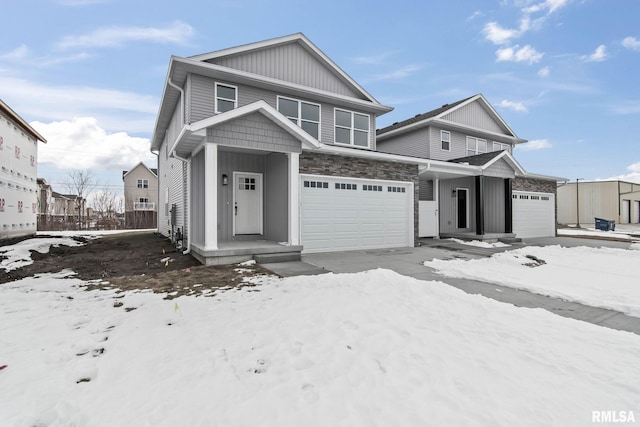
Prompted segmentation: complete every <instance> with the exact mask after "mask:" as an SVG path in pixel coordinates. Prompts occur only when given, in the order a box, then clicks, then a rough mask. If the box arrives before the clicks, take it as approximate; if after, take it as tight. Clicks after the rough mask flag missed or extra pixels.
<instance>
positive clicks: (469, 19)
mask: <svg viewBox="0 0 640 427" xmlns="http://www.w3.org/2000/svg"><path fill="white" fill-rule="evenodd" d="M479 16H484V13H482V12H481V11H479V10H476V11H475V12H473V13H472V14H471V15H469V16H468V17H467V19H465V21H466V22H470V21H473V20H474V19H476V18H477V17H479Z"/></svg>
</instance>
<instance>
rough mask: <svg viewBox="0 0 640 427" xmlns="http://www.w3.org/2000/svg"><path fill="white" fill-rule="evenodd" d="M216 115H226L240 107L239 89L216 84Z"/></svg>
mask: <svg viewBox="0 0 640 427" xmlns="http://www.w3.org/2000/svg"><path fill="white" fill-rule="evenodd" d="M215 97H216V113H225V112H227V111H230V110H233V109H234V108H236V107H237V106H238V88H237V87H235V86H230V85H226V84H222V83H216V94H215Z"/></svg>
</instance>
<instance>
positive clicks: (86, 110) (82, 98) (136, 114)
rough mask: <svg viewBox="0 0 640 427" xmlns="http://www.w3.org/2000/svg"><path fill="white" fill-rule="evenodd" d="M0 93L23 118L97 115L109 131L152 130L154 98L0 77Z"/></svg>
mask: <svg viewBox="0 0 640 427" xmlns="http://www.w3.org/2000/svg"><path fill="white" fill-rule="evenodd" d="M0 87H2V88H3V91H2V96H3V98H4V99H5V100H6V101H10V104H11V105H12V106H13V108H14V109H16V110H17V111H20V114H21V115H22V116H23V117H28V118H30V120H31V119H38V120H42V121H55V120H67V119H69V117H86V116H90V117H97V118H98V120H99V121H100V123H101V125H102V126H105V127H106V128H107V129H110V130H117V131H126V132H130V133H136V132H144V133H150V132H152V131H153V126H154V122H155V115H156V113H157V111H158V105H159V101H158V99H157V98H156V97H153V96H148V95H142V94H137V93H133V92H123V91H118V90H111V89H101V88H94V87H86V86H47V85H44V84H40V83H35V82H31V81H28V80H23V79H17V78H5V77H1V76H0Z"/></svg>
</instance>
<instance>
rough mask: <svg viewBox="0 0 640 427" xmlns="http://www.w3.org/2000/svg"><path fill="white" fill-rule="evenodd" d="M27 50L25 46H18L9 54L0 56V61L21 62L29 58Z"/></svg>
mask: <svg viewBox="0 0 640 427" xmlns="http://www.w3.org/2000/svg"><path fill="white" fill-rule="evenodd" d="M29 53H30V51H29V48H28V47H27V45H24V44H22V45H20V46H18V47H17V48H15V49H13V50H12V51H11V52H7V53H3V54H1V55H0V59H2V60H6V61H21V60H23V59H25V58H27V57H28V56H29Z"/></svg>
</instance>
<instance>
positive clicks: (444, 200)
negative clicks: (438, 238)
mask: <svg viewBox="0 0 640 427" xmlns="http://www.w3.org/2000/svg"><path fill="white" fill-rule="evenodd" d="M457 188H466V189H467V190H469V193H468V195H469V200H468V201H467V204H468V214H469V221H468V223H467V225H468V227H467V228H457V224H458V223H457V212H456V211H457V208H456V200H457V199H456V197H453V196H452V192H453V190H455V189H457ZM475 203H476V194H475V181H474V178H473V177H468V178H457V179H448V180H442V181H440V203H439V206H438V208H439V211H440V232H441V233H457V232H470V231H474V230H475V229H476V216H475V211H474V206H475Z"/></svg>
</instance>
